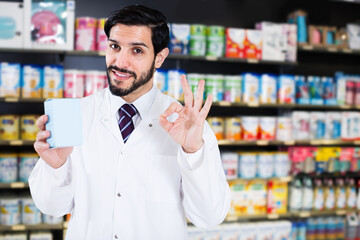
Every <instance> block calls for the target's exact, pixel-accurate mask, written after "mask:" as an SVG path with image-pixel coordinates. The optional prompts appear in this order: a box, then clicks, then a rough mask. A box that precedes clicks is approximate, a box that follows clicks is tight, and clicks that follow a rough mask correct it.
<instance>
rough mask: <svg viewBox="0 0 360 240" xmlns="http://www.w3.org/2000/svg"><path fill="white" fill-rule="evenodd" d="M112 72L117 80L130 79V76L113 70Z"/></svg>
mask: <svg viewBox="0 0 360 240" xmlns="http://www.w3.org/2000/svg"><path fill="white" fill-rule="evenodd" d="M112 72H113V73H114V74H115V75H116V76H117V77H119V78H130V77H132V74H128V73H122V72H117V71H115V70H112Z"/></svg>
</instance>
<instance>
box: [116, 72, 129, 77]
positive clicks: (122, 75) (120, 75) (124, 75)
mask: <svg viewBox="0 0 360 240" xmlns="http://www.w3.org/2000/svg"><path fill="white" fill-rule="evenodd" d="M114 73H115V74H116V76H119V77H130V75H126V74H120V73H117V72H114Z"/></svg>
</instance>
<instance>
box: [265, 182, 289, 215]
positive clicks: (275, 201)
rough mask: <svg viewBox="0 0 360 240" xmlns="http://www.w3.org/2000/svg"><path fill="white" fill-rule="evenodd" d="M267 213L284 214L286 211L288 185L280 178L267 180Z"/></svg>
mask: <svg viewBox="0 0 360 240" xmlns="http://www.w3.org/2000/svg"><path fill="white" fill-rule="evenodd" d="M267 199H268V203H267V213H268V214H284V213H286V212H287V205H288V204H287V199H288V185H287V183H286V182H282V181H280V180H271V181H269V182H268V196H267Z"/></svg>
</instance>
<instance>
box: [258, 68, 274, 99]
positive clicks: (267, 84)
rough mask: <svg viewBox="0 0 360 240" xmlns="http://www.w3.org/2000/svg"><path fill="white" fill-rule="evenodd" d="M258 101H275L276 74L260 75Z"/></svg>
mask: <svg viewBox="0 0 360 240" xmlns="http://www.w3.org/2000/svg"><path fill="white" fill-rule="evenodd" d="M259 90H260V103H276V100H277V96H276V93H277V76H275V75H272V74H262V75H261V76H260V87H259Z"/></svg>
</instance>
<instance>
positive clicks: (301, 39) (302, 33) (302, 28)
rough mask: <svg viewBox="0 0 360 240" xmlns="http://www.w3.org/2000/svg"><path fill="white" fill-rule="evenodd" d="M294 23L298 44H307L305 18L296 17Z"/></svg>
mask: <svg viewBox="0 0 360 240" xmlns="http://www.w3.org/2000/svg"><path fill="white" fill-rule="evenodd" d="M296 21H297V28H298V34H297V37H298V38H297V39H298V43H306V42H307V27H306V16H297V18H296Z"/></svg>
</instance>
